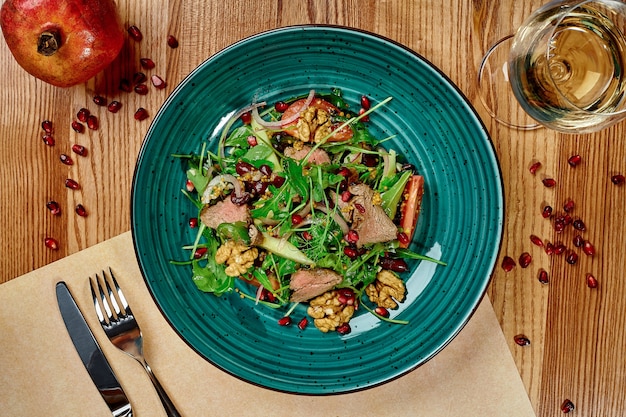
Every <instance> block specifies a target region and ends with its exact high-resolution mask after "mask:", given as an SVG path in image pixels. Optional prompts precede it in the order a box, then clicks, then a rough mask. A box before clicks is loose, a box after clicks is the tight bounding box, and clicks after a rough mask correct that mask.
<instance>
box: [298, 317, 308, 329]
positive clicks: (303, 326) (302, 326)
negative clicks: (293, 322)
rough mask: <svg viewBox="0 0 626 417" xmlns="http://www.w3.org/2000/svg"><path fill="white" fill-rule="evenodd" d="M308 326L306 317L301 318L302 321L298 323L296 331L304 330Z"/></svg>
mask: <svg viewBox="0 0 626 417" xmlns="http://www.w3.org/2000/svg"><path fill="white" fill-rule="evenodd" d="M308 325H309V320H308V319H307V318H306V317H302V320H300V321H299V322H298V329H300V330H304V329H306V326H308Z"/></svg>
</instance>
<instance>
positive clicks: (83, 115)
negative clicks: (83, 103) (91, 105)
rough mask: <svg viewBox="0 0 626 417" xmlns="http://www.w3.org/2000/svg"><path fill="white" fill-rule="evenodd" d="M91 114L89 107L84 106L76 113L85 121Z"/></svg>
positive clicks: (77, 116)
mask: <svg viewBox="0 0 626 417" xmlns="http://www.w3.org/2000/svg"><path fill="white" fill-rule="evenodd" d="M90 114H91V112H90V111H89V109H86V108H84V107H82V108H81V109H80V110H78V113H76V118H77V119H78V120H80V121H81V122H83V123H84V122H86V121H87V118H88V117H89V115H90Z"/></svg>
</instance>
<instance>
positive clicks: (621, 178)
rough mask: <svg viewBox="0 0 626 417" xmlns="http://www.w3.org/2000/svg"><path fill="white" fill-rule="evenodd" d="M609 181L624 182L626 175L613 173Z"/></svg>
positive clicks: (614, 182)
mask: <svg viewBox="0 0 626 417" xmlns="http://www.w3.org/2000/svg"><path fill="white" fill-rule="evenodd" d="M611 182H612V183H613V184H615V185H622V184H624V182H626V177H624V176H623V175H622V174H617V175H613V176H612V177H611Z"/></svg>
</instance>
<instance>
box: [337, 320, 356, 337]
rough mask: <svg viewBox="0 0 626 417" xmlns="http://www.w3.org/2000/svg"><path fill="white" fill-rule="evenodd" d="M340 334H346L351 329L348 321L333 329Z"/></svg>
mask: <svg viewBox="0 0 626 417" xmlns="http://www.w3.org/2000/svg"><path fill="white" fill-rule="evenodd" d="M335 330H336V331H337V333H339V334H340V335H346V334H348V333H350V332H351V331H352V328H351V327H350V324H349V323H342V324H340V325H339V326H337V328H336V329H335Z"/></svg>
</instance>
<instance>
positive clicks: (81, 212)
mask: <svg viewBox="0 0 626 417" xmlns="http://www.w3.org/2000/svg"><path fill="white" fill-rule="evenodd" d="M74 210H75V211H76V214H78V215H79V216H80V217H87V209H86V208H85V206H83V205H82V204H77V205H76V208H75V209H74Z"/></svg>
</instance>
